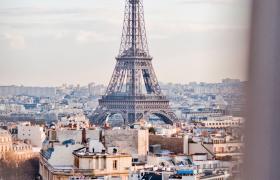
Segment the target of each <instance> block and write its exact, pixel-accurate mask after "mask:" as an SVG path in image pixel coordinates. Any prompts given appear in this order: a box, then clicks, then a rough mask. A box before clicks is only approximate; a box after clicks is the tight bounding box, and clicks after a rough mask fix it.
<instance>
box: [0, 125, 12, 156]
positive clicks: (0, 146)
mask: <svg viewBox="0 0 280 180" xmlns="http://www.w3.org/2000/svg"><path fill="white" fill-rule="evenodd" d="M12 149H13V142H12V136H11V134H10V133H9V132H8V131H6V130H3V129H1V128H0V159H2V158H4V157H5V155H6V153H7V152H10V151H12Z"/></svg>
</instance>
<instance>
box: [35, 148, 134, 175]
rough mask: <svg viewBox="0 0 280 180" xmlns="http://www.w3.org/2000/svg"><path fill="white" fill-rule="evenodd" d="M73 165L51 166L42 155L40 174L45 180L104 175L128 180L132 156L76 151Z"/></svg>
mask: <svg viewBox="0 0 280 180" xmlns="http://www.w3.org/2000/svg"><path fill="white" fill-rule="evenodd" d="M73 156H74V162H73V166H64V167H63V166H60V167H59V166H56V167H53V166H51V165H50V164H49V163H48V161H47V160H46V159H45V158H44V157H43V156H40V175H41V176H42V179H43V180H68V179H71V178H78V177H80V176H83V177H90V178H92V177H104V179H112V178H118V179H121V180H127V179H128V176H129V169H130V167H131V162H132V157H131V156H130V155H128V154H107V153H104V154H95V153H83V152H74V153H73Z"/></svg>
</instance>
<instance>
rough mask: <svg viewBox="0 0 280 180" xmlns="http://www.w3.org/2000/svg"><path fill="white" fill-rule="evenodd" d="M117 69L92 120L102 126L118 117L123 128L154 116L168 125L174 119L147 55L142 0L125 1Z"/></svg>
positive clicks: (150, 58)
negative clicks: (122, 123) (111, 118)
mask: <svg viewBox="0 0 280 180" xmlns="http://www.w3.org/2000/svg"><path fill="white" fill-rule="evenodd" d="M116 60H117V62H116V66H115V69H114V72H113V75H112V78H111V81H110V83H109V85H108V87H107V90H106V93H105V95H104V96H102V98H101V99H99V106H98V107H97V109H96V110H95V112H94V114H93V117H92V118H91V119H92V120H93V121H94V122H95V123H96V124H102V123H104V121H105V120H106V118H107V117H108V116H111V115H114V114H121V115H122V117H123V119H124V124H131V123H133V122H135V121H137V120H139V119H142V118H144V119H148V117H149V116H150V115H151V114H153V115H156V116H158V117H159V118H160V119H161V120H162V121H164V122H165V123H167V124H173V122H174V121H176V120H177V117H176V116H175V114H174V113H173V112H172V110H171V108H170V106H169V101H168V99H167V98H166V96H164V95H163V94H162V92H161V89H160V86H159V83H158V80H157V77H156V74H155V71H154V68H153V66H152V57H151V56H150V54H149V49H148V43H147V38H146V29H145V21H144V9H143V0H126V5H125V13H124V22H123V30H122V38H121V45H120V50H119V54H118V56H117V57H116Z"/></svg>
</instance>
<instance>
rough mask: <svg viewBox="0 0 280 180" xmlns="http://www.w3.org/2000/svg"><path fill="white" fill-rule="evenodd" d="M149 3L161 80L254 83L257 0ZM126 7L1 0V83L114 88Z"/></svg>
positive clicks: (89, 0) (71, 0)
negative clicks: (252, 35) (252, 4)
mask: <svg viewBox="0 0 280 180" xmlns="http://www.w3.org/2000/svg"><path fill="white" fill-rule="evenodd" d="M144 3H145V20H146V26H147V27H146V29H147V36H148V41H149V49H150V54H151V55H152V56H153V57H154V60H153V65H154V67H155V71H156V73H157V76H158V79H159V80H160V81H163V82H179V83H187V82H191V81H205V82H219V81H220V80H221V79H223V78H226V77H230V78H239V79H241V80H245V79H246V68H247V66H246V60H247V44H248V32H249V19H250V16H249V14H250V11H249V0H196V1H194V0H173V1H168V0H152V1H148V0H146V1H144ZM123 6H124V1H116V0H106V1H102V0H79V1H77V0H59V1H57V0H48V1H43V0H39V1H38V0H9V1H5V0H1V1H0V14H1V15H0V82H1V85H11V84H16V85H19V84H23V85H38V86H46V85H50V86H53V85H61V84H62V83H73V84H75V83H78V84H82V85H83V84H88V83H89V82H92V81H95V82H97V83H103V84H107V83H108V81H109V80H110V77H111V74H112V71H113V68H114V66H115V59H114V57H115V56H117V55H118V50H119V43H120V35H121V30H122V26H121V25H122V21H123Z"/></svg>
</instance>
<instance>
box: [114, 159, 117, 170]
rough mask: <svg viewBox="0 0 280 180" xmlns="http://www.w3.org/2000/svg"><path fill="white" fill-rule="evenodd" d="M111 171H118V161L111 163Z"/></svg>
mask: <svg viewBox="0 0 280 180" xmlns="http://www.w3.org/2000/svg"><path fill="white" fill-rule="evenodd" d="M113 169H114V170H117V169H118V161H117V160H114V161H113Z"/></svg>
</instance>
